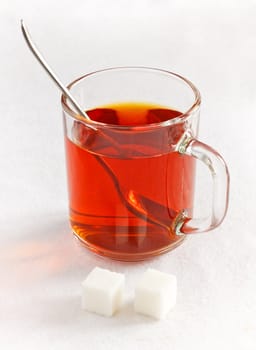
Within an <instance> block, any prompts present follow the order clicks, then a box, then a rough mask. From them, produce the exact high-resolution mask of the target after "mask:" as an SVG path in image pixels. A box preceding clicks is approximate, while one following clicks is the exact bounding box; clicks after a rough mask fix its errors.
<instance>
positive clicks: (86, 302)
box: [82, 267, 124, 316]
mask: <svg viewBox="0 0 256 350" xmlns="http://www.w3.org/2000/svg"><path fill="white" fill-rule="evenodd" d="M123 293H124V275H123V274H121V273H117V272H112V271H109V270H106V269H102V268H99V267H95V268H94V269H93V270H92V271H91V272H90V273H89V275H88V276H87V278H86V279H85V281H83V283H82V308H83V309H85V310H88V311H91V312H95V313H98V314H100V315H104V316H112V315H113V314H114V313H115V312H116V311H117V310H118V309H119V308H120V307H121V304H122V300H123Z"/></svg>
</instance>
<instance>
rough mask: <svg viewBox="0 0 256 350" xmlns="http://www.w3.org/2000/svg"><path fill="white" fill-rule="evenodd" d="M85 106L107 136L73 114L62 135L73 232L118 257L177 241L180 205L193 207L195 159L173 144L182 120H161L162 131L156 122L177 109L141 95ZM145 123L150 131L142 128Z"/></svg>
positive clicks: (152, 251)
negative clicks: (130, 99)
mask: <svg viewBox="0 0 256 350" xmlns="http://www.w3.org/2000/svg"><path fill="white" fill-rule="evenodd" d="M87 113H88V115H89V117H90V118H91V119H92V120H95V121H98V122H101V123H106V124H111V128H109V130H108V133H109V134H108V138H105V137H102V135H101V134H100V133H99V134H97V132H94V131H91V130H90V129H88V128H87V127H86V125H85V124H84V123H81V122H79V121H75V122H73V127H72V135H71V136H69V137H66V154H67V170H68V187H69V199H70V221H71V225H72V229H73V232H74V233H75V234H76V235H77V236H78V237H79V238H80V239H81V240H82V241H83V242H84V243H85V244H86V245H87V246H88V247H89V248H90V249H91V250H94V251H96V252H97V253H99V254H101V255H108V256H111V257H113V258H118V259H122V260H130V258H129V256H132V259H131V260H136V259H137V260H139V259H140V258H145V257H146V256H147V255H150V256H152V254H153V255H154V254H158V253H159V252H162V251H164V250H168V247H169V246H170V245H172V244H173V243H175V242H177V244H178V242H180V238H178V237H177V236H176V235H175V234H174V233H173V232H172V230H171V229H170V228H171V225H172V222H173V219H174V218H175V216H176V215H177V214H178V213H179V212H180V211H181V210H183V209H187V210H188V211H189V212H191V210H192V206H193V192H194V169H195V161H194V159H193V158H192V157H188V156H186V155H180V154H179V153H177V152H174V151H173V150H172V151H171V148H170V142H173V143H174V144H175V142H177V141H178V140H179V138H180V137H181V136H182V134H183V132H184V123H181V122H180V123H177V124H174V125H170V126H168V125H167V126H166V128H163V127H161V128H159V134H158V133H157V130H158V128H157V124H156V123H160V122H164V121H168V120H170V119H173V118H176V117H178V116H179V115H180V114H181V113H180V112H179V111H176V110H172V109H167V108H164V107H161V106H156V105H150V104H138V103H123V104H114V105H109V106H103V107H100V108H96V109H93V110H88V111H87ZM149 124H150V125H151V124H152V126H154V125H155V128H154V132H153V131H150V130H148V129H146V128H148V126H149ZM115 125H116V126H119V127H120V128H119V129H120V130H118V131H117V130H116V129H117V128H115ZM143 126H145V127H146V128H145V129H144V128H143ZM121 127H122V128H121ZM163 130H164V131H163ZM112 139H115V143H116V144H118V145H119V147H118V149H117V147H116V146H115V145H114V144H112V142H111V140H112ZM109 140H110V141H109Z"/></svg>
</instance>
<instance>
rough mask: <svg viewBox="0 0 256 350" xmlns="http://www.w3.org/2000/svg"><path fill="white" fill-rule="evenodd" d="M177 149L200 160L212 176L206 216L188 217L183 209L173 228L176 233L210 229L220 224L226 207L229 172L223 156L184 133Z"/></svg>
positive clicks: (181, 233)
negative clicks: (209, 209)
mask: <svg viewBox="0 0 256 350" xmlns="http://www.w3.org/2000/svg"><path fill="white" fill-rule="evenodd" d="M177 151H178V152H179V153H181V154H186V155H188V156H191V157H194V158H195V159H198V160H200V161H202V162H203V163H204V164H205V165H206V166H207V168H208V169H209V170H210V173H211V176H212V184H213V186H212V193H213V195H212V205H211V213H210V215H209V216H208V217H206V218H193V217H192V218H189V217H188V215H187V213H186V210H183V211H182V212H180V213H179V215H178V216H177V217H176V219H175V220H174V227H173V230H174V232H175V233H176V234H177V235H183V234H189V233H199V232H206V231H210V230H212V229H214V228H216V227H217V226H219V225H220V224H221V222H222V221H223V219H224V217H225V215H226V212H227V207H228V197H229V172H228V168H227V165H226V163H225V161H224V160H223V158H222V157H221V156H220V154H218V153H217V152H216V151H215V150H214V149H212V148H211V147H210V146H208V145H206V144H204V143H202V142H200V141H198V140H196V139H193V138H192V137H190V136H189V135H186V134H185V135H184V137H183V139H182V140H181V142H180V144H179V145H178V148H177Z"/></svg>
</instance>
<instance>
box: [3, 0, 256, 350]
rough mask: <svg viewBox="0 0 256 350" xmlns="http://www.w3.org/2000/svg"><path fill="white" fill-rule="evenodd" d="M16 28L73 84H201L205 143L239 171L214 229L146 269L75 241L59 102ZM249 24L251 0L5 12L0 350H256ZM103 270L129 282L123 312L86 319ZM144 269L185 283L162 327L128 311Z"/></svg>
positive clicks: (255, 5) (49, 5)
mask: <svg viewBox="0 0 256 350" xmlns="http://www.w3.org/2000/svg"><path fill="white" fill-rule="evenodd" d="M21 17H23V18H24V19H25V20H26V21H27V24H28V25H29V27H30V31H31V33H33V37H34V39H35V40H36V41H37V43H38V45H39V47H40V48H41V50H42V51H43V52H44V55H45V56H46V57H47V58H48V60H49V62H50V63H51V65H52V66H53V67H55V68H56V70H57V71H58V73H59V75H60V76H61V77H62V78H63V81H65V82H66V83H68V82H69V81H71V80H73V79H74V78H76V77H78V76H80V75H82V74H83V73H87V72H90V71H92V70H95V69H99V68H104V67H109V66H117V65H144V66H153V67H160V68H165V69H169V70H172V71H176V72H178V73H180V74H182V75H184V76H186V77H188V78H190V79H191V80H192V81H193V82H194V83H195V84H196V85H197V86H198V88H199V89H200V91H201V93H202V96H203V105H202V112H201V124H200V139H201V140H202V141H203V142H207V143H209V144H210V145H212V146H214V147H215V148H216V149H218V150H219V151H220V152H221V154H222V155H223V157H224V158H225V159H226V161H227V163H228V165H229V168H230V173H231V192H230V206H229V211H228V215H227V217H226V220H225V221H224V222H223V224H222V225H221V227H220V228H218V229H216V230H215V231H213V232H211V233H208V234H200V235H197V236H194V237H190V238H189V239H187V241H186V242H185V243H184V244H183V245H182V246H180V247H179V248H177V249H176V250H174V251H172V252H171V253H169V254H166V255H163V256H161V257H159V258H156V259H153V260H150V261H147V262H144V263H135V264H130V263H121V262H115V261H111V260H108V259H103V258H100V257H97V256H95V255H93V254H92V253H90V252H88V251H86V250H85V249H84V248H83V247H81V246H80V245H79V244H78V242H77V241H76V240H75V239H74V238H73V236H72V234H71V233H70V228H69V224H68V219H67V217H68V212H67V191H66V173H65V158H64V147H63V130H62V120H61V108H60V102H59V99H60V93H59V91H57V89H56V87H55V86H54V85H53V84H52V82H50V81H49V79H48V77H47V76H46V74H45V73H44V72H43V70H42V69H41V67H39V65H38V63H37V62H36V61H35V59H34V58H33V57H32V55H31V53H30V52H29V51H28V49H27V47H26V46H25V44H24V41H23V39H22V37H21V33H20V29H19V19H20V18H21ZM255 18H256V2H255V1H249V0H244V1H240V2H239V1H227V0H226V1H212V2H207V1H196V0H194V1H191V2H189V1H169V2H168V1H164V0H161V1H153V0H151V1H131V0H130V1H110V0H109V1H103V0H102V1H85V0H77V1H75V0H74V1H73V2H68V1H59V2H58V1H55V2H54V1H49V0H45V1H18V0H16V1H11V0H8V1H7V0H2V1H1V4H0V38H1V46H0V50H1V55H0V77H1V84H0V115H1V121H0V122H1V131H0V134H1V137H0V160H1V163H0V164H1V166H0V193H1V195H0V206H1V207H0V220H1V221H0V222H1V224H0V231H1V234H0V242H1V243H0V261H1V263H0V348H1V349H5V350H9V349H23V348H24V349H26V350H29V349H37V350H40V349H62V350H64V349H77V350H78V349H142V348H143V349H148V350H149V349H172V350H176V349H177V350H183V349H197V350H200V349H243V350H249V349H250V350H252V349H256V228H255V226H256V225H255V219H256V205H255V200H256V186H255V182H256V156H255V151H256V132H255V130H256V129H255V126H256V122H255V120H256V84H255V82H256V24H255ZM96 265H97V266H100V267H104V268H109V269H112V270H114V271H118V272H122V273H125V274H126V278H127V290H126V306H125V307H124V309H123V310H122V311H121V312H120V313H118V314H117V315H116V316H115V317H113V318H110V319H109V318H104V317H100V316H97V315H94V314H90V313H87V312H85V311H82V310H81V308H80V283H81V281H82V280H83V279H84V278H85V277H86V275H87V273H88V272H89V271H90V270H91V269H92V268H93V267H95V266H96ZM147 267H153V268H156V269H160V270H162V271H165V272H170V273H174V274H176V275H177V279H178V285H179V288H178V300H177V305H176V307H175V309H174V310H173V312H171V313H170V314H169V315H168V318H167V319H166V320H164V321H160V322H158V321H154V320H153V319H150V318H147V317H144V316H141V315H137V314H135V313H134V312H133V310H132V304H131V300H132V295H133V288H134V286H135V284H136V281H137V280H138V278H139V276H140V275H141V273H142V272H143V271H145V269H146V268H147Z"/></svg>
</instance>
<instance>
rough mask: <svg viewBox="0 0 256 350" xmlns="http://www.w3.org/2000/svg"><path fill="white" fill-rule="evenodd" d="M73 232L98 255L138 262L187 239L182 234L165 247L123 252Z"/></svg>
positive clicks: (161, 252) (170, 248)
mask: <svg viewBox="0 0 256 350" xmlns="http://www.w3.org/2000/svg"><path fill="white" fill-rule="evenodd" d="M73 234H74V236H75V238H77V239H78V240H79V242H80V243H82V245H83V246H85V247H86V248H87V249H89V250H90V251H92V252H93V253H95V254H97V255H101V256H103V257H107V258H110V259H113V260H118V261H127V262H136V261H143V260H148V259H151V258H154V257H156V256H158V255H161V254H164V253H168V252H169V251H171V250H173V249H175V248H177V247H178V246H179V245H180V244H182V243H183V241H184V240H185V239H186V236H185V235H184V236H180V238H179V239H178V240H176V241H175V242H173V243H171V244H169V245H167V246H166V247H164V248H161V249H157V250H153V251H149V252H143V253H123V252H115V251H112V250H107V249H105V248H100V247H98V246H94V245H93V244H89V243H88V242H86V241H85V240H84V239H83V238H81V237H80V236H79V235H78V234H77V233H76V232H74V231H73Z"/></svg>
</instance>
